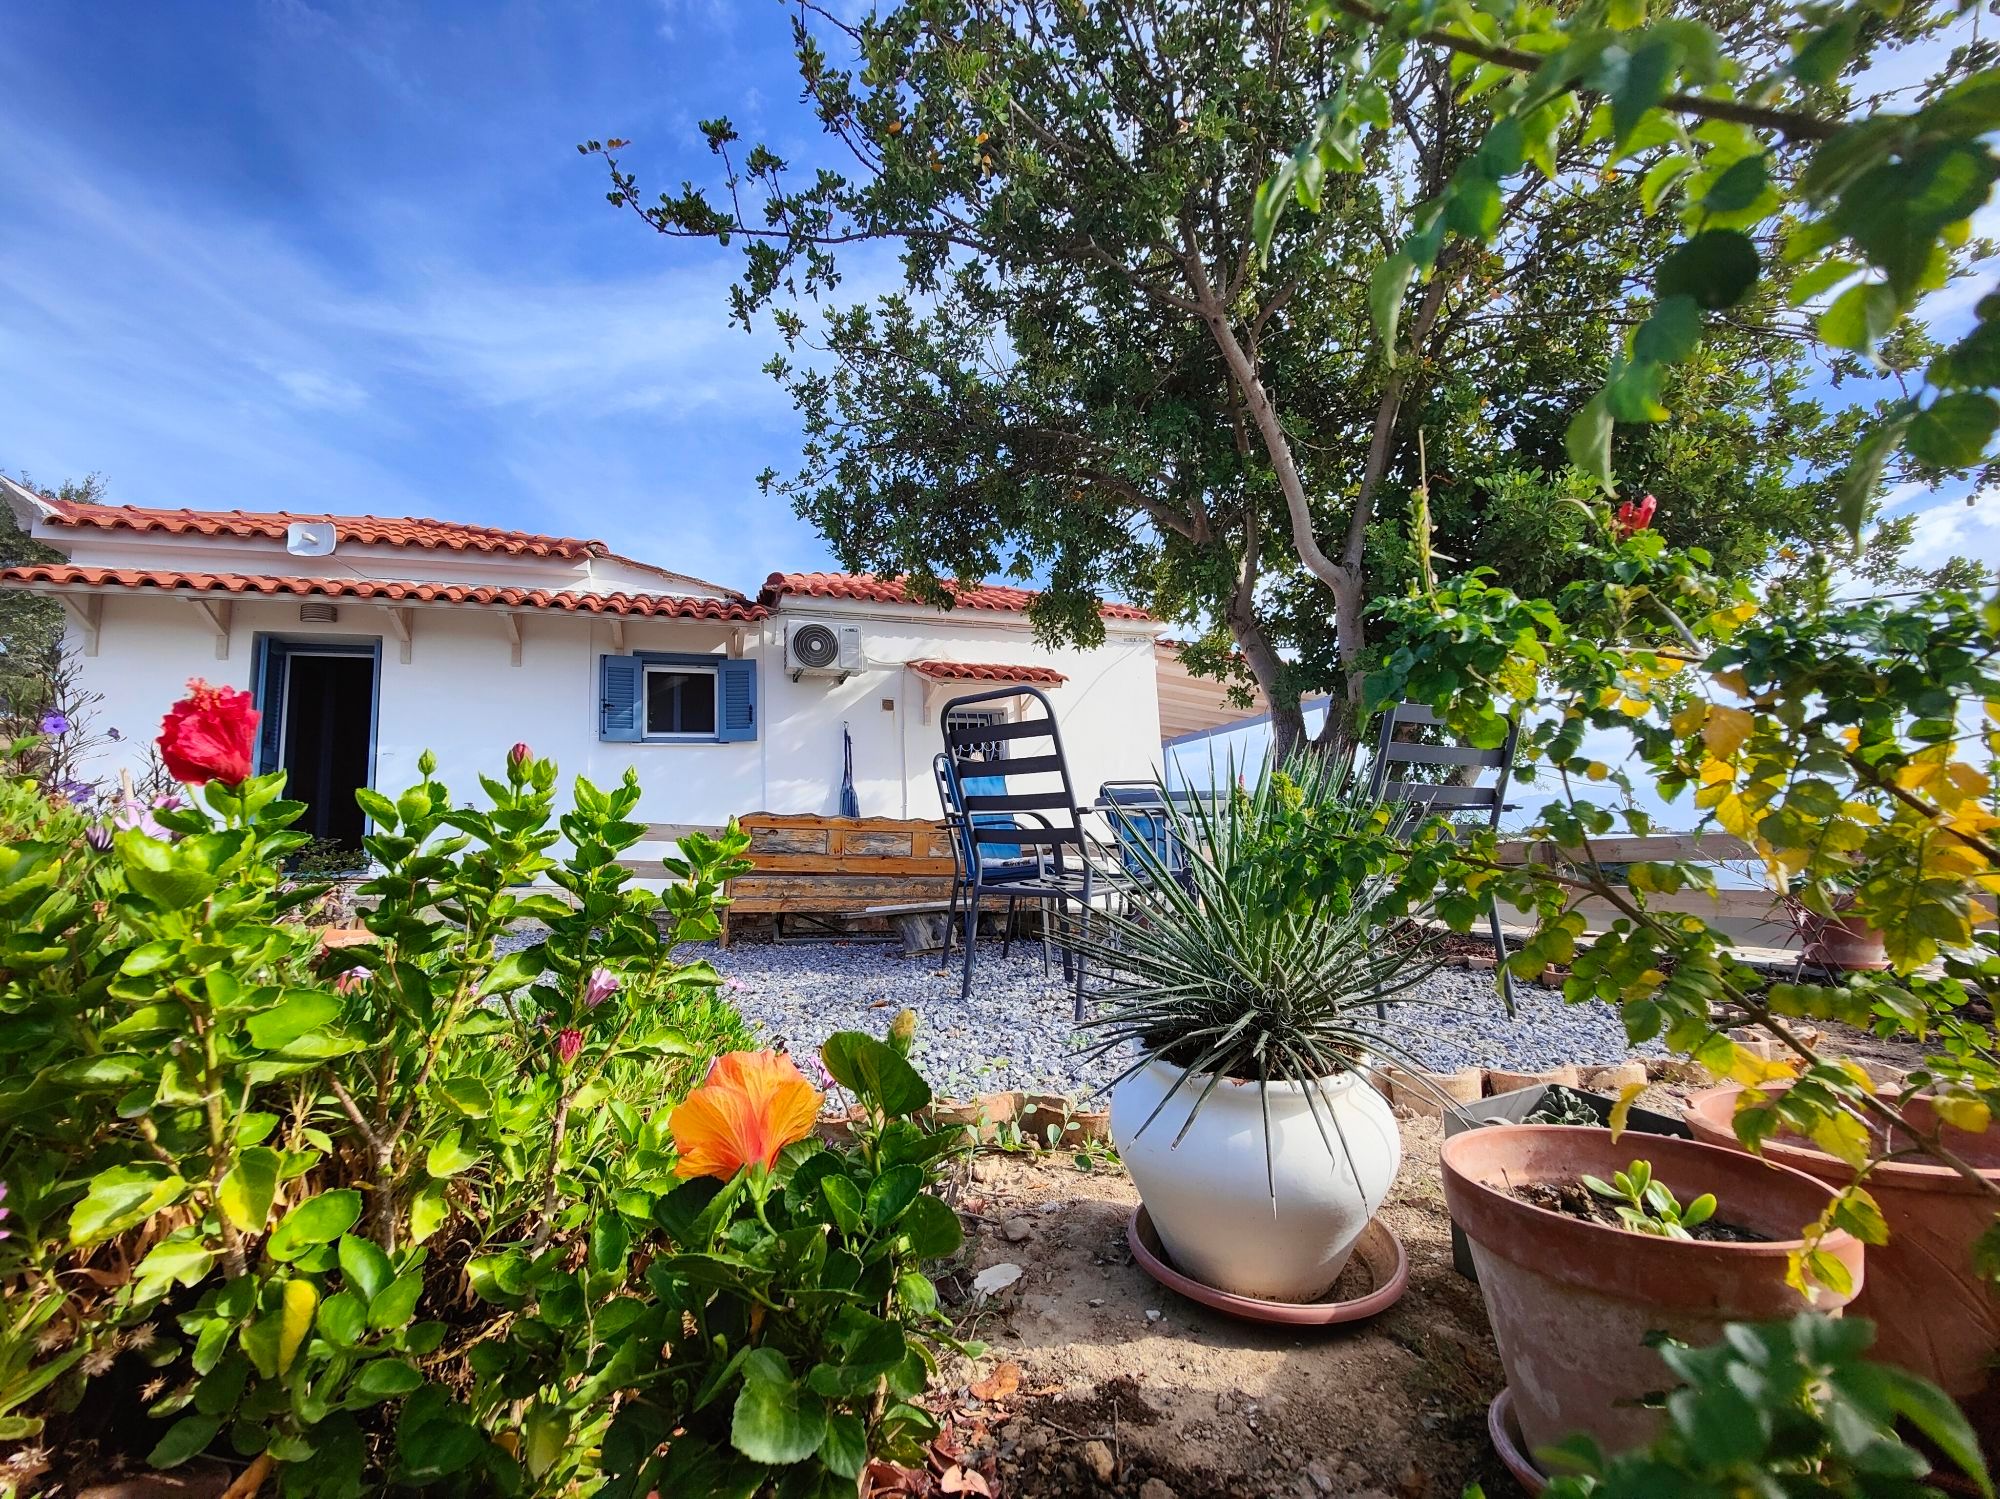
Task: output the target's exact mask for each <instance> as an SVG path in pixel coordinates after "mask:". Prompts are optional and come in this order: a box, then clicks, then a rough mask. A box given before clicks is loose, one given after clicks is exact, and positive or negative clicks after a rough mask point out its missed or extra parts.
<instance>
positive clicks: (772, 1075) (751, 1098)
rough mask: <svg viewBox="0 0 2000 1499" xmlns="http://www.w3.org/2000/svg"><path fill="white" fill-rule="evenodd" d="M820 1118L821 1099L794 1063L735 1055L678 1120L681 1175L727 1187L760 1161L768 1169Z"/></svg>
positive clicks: (768, 1055) (713, 1072) (720, 1062)
mask: <svg viewBox="0 0 2000 1499" xmlns="http://www.w3.org/2000/svg"><path fill="white" fill-rule="evenodd" d="M818 1118H819V1094H818V1093H817V1092H815V1091H814V1089H813V1085H812V1084H811V1083H809V1082H807V1081H806V1080H805V1077H804V1075H803V1074H801V1073H800V1071H799V1069H798V1068H797V1067H796V1066H794V1065H793V1063H792V1059H791V1058H790V1057H788V1056H786V1055H784V1054H783V1053H782V1052H776V1051H732V1052H730V1053H729V1054H728V1055H726V1056H721V1057H717V1058H716V1060H715V1065H714V1066H713V1067H711V1068H710V1069H709V1071H708V1076H707V1078H706V1079H704V1080H703V1082H702V1085H701V1086H700V1087H699V1088H696V1089H695V1090H694V1091H693V1092H692V1093H690V1094H688V1096H687V1097H686V1098H685V1099H683V1100H682V1101H681V1104H680V1106H679V1107H678V1108H676V1109H675V1110H674V1112H673V1117H672V1119H671V1120H670V1121H669V1123H670V1125H671V1127H672V1129H673V1134H674V1148H675V1149H676V1150H678V1151H679V1152H680V1160H679V1161H677V1162H676V1163H675V1165H674V1174H675V1175H676V1176H714V1177H719V1178H720V1179H722V1180H723V1181H728V1180H729V1178H731V1177H732V1176H734V1175H735V1174H736V1173H737V1172H738V1171H740V1170H742V1169H743V1168H744V1167H745V1166H747V1165H749V1164H750V1163H751V1162H753V1161H759V1162H762V1163H763V1164H764V1165H765V1166H769V1165H771V1163H772V1162H774V1161H776V1160H777V1159H778V1152H779V1151H781V1150H783V1149H784V1148H785V1147H786V1146H787V1145H789V1144H791V1143H792V1142H793V1141H794V1140H803V1139H804V1138H805V1137H806V1136H807V1135H808V1134H810V1133H811V1132H812V1127H813V1121H814V1120H816V1119H818Z"/></svg>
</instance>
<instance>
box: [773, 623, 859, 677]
mask: <svg viewBox="0 0 2000 1499" xmlns="http://www.w3.org/2000/svg"><path fill="white" fill-rule="evenodd" d="M865 665H866V663H865V662H864V661H863V660H862V658H861V627H860V626H859V625H830V624H827V623H825V622H824V621H822V620H817V619H795V620H793V621H792V622H791V623H790V624H788V625H786V627H785V670H786V671H788V672H790V673H791V674H792V680H793V681H794V682H796V681H797V680H798V679H799V678H800V677H840V678H842V679H845V678H847V677H850V676H852V675H853V674H854V673H855V672H857V671H860V670H862V669H863V667H864V666H865Z"/></svg>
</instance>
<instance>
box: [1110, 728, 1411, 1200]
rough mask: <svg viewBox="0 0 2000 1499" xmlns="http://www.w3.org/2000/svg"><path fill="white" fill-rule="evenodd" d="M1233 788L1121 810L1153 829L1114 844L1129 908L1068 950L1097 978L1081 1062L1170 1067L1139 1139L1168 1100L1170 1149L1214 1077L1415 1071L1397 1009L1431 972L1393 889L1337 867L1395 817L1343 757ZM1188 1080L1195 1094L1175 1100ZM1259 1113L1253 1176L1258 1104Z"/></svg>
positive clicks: (1307, 1079)
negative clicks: (1172, 1122)
mask: <svg viewBox="0 0 2000 1499" xmlns="http://www.w3.org/2000/svg"><path fill="white" fill-rule="evenodd" d="M1235 779H1236V778H1235V777H1234V776H1233V775H1232V776H1230V777H1229V781H1228V782H1227V783H1225V784H1230V785H1231V786H1232V788H1233V789H1231V790H1229V791H1227V792H1222V793H1218V794H1217V795H1215V796H1213V797H1210V798H1193V799H1188V800H1179V801H1177V800H1173V799H1171V798H1169V799H1167V804H1166V807H1165V808H1164V810H1162V809H1159V808H1154V807H1148V808H1145V809H1143V810H1142V811H1139V812H1136V813H1134V812H1130V811H1128V812H1126V813H1124V814H1122V815H1124V816H1126V817H1127V818H1128V819H1131V820H1132V822H1133V823H1134V824H1136V822H1137V820H1138V818H1141V817H1143V818H1160V819H1163V821H1164V827H1163V828H1140V827H1137V826H1133V828H1132V832H1133V834H1134V836H1130V837H1127V838H1124V839H1121V848H1122V849H1123V850H1124V851H1125V852H1126V853H1127V854H1128V859H1127V865H1128V869H1129V871H1130V873H1131V875H1132V878H1133V881H1134V885H1133V888H1132V889H1131V891H1130V894H1129V898H1128V899H1127V900H1126V901H1125V902H1124V903H1123V905H1122V909H1119V910H1114V911H1111V912H1095V913H1093V914H1092V916H1091V919H1090V929H1089V931H1088V932H1087V933H1081V932H1080V933H1076V934H1074V935H1073V938H1072V940H1073V942H1074V944H1075V946H1076V947H1077V949H1078V950H1079V951H1080V952H1081V953H1082V954H1083V956H1084V957H1085V959H1086V960H1087V961H1088V962H1089V963H1090V964H1091V965H1092V968H1093V969H1094V971H1095V972H1097V973H1099V974H1101V975H1103V977H1102V979H1101V981H1100V983H1099V986H1098V988H1097V989H1096V991H1095V994H1094V1013H1093V1014H1091V1015H1090V1016H1089V1018H1087V1019H1086V1020H1085V1021H1084V1025H1085V1026H1086V1027H1088V1028H1090V1029H1092V1030H1094V1031H1095V1032H1096V1033H1097V1036H1096V1039H1095V1041H1094V1042H1093V1044H1092V1046H1091V1048H1090V1054H1091V1055H1092V1056H1094V1057H1095V1056H1103V1055H1105V1054H1107V1053H1110V1052H1114V1051H1117V1050H1119V1049H1121V1048H1123V1047H1126V1046H1131V1047H1134V1048H1136V1050H1137V1052H1138V1058H1137V1060H1136V1061H1134V1062H1133V1064H1132V1065H1131V1066H1130V1067H1129V1068H1127V1069H1126V1070H1125V1071H1124V1072H1123V1073H1121V1074H1120V1076H1119V1078H1118V1081H1121V1082H1122V1081H1123V1080H1124V1079H1125V1078H1127V1077H1130V1076H1132V1075H1133V1074H1134V1073H1136V1072H1138V1071H1140V1070H1141V1069H1143V1068H1144V1067H1146V1066H1148V1065H1150V1064H1151V1063H1153V1062H1155V1061H1164V1062H1167V1063H1169V1064H1170V1065H1172V1066H1174V1067H1177V1068H1181V1069H1183V1073H1182V1076H1181V1077H1180V1079H1179V1080H1178V1081H1177V1082H1176V1083H1175V1084H1174V1086H1173V1088H1172V1089H1171V1090H1169V1091H1168V1093H1167V1094H1166V1096H1165V1097H1164V1098H1162V1099H1161V1101H1160V1103H1159V1105H1158V1106H1157V1107H1156V1108H1154V1110H1153V1111H1152V1113H1151V1114H1149V1115H1148V1116H1147V1118H1146V1121H1145V1123H1144V1125H1142V1126H1141V1129H1142V1130H1144V1129H1146V1128H1150V1127H1151V1126H1152V1124H1153V1122H1154V1120H1155V1119H1157V1118H1158V1117H1159V1115H1160V1113H1161V1111H1162V1110H1164V1109H1165V1108H1166V1106H1167V1104H1168V1103H1170V1102H1172V1100H1173V1099H1174V1098H1175V1097H1177V1096H1178V1097H1183V1098H1185V1099H1186V1100H1187V1102H1188V1112H1187V1117H1186V1118H1185V1119H1184V1120H1182V1121H1181V1124H1180V1130H1179V1133H1178V1134H1177V1135H1176V1136H1175V1143H1176V1144H1178V1143H1179V1141H1180V1140H1181V1138H1183V1137H1184V1136H1185V1135H1186V1134H1187V1131H1188V1127H1189V1125H1191V1124H1192V1123H1193V1121H1194V1118H1195V1116H1196V1115H1197V1114H1198V1113H1199V1112H1200V1109H1201V1105H1202V1103H1203V1102H1204V1101H1205V1100H1206V1099H1207V1098H1208V1096H1209V1094H1210V1093H1211V1092H1213V1091H1214V1089H1215V1088H1216V1087H1217V1086H1218V1085H1219V1084H1220V1082H1221V1080H1222V1079H1224V1078H1237V1079H1242V1080H1246V1081H1252V1080H1254V1081H1256V1082H1257V1083H1258V1084H1259V1085H1260V1091H1262V1090H1263V1089H1266V1088H1268V1085H1269V1084H1271V1083H1311V1082H1314V1081H1317V1080H1319V1079H1321V1078H1327V1077H1333V1076H1337V1075H1339V1074H1342V1073H1347V1072H1360V1073H1363V1074H1364V1075H1366V1074H1372V1073H1374V1072H1375V1070H1376V1068H1377V1067H1378V1066H1379V1065H1380V1064H1381V1063H1382V1062H1384V1061H1390V1062H1395V1063H1397V1064H1399V1065H1401V1066H1404V1067H1407V1068H1409V1069H1411V1070H1413V1071H1415V1070H1417V1068H1418V1064H1417V1063H1416V1061H1415V1059H1414V1058H1413V1057H1412V1056H1411V1055H1410V1054H1409V1052H1408V1050H1407V1048H1406V1047H1405V1046H1404V1045H1403V1043H1402V1037H1403V1029H1404V1028H1403V1027H1402V1026H1401V1025H1400V1024H1399V1023H1398V1020H1397V1018H1396V1016H1397V1007H1398V1005H1399V1004H1407V1003H1411V1002H1413V1001H1412V999H1411V996H1410V992H1409V991H1411V990H1412V989H1413V988H1414V987H1415V986H1416V985H1418V984H1420V983H1422V982H1423V980H1424V979H1425V978H1427V977H1428V976H1429V975H1430V974H1431V973H1432V972H1434V971H1435V970H1436V968H1437V966H1438V965H1437V962H1436V955H1435V951H1434V946H1433V944H1432V943H1431V941H1430V940H1429V939H1427V938H1426V937H1425V936H1424V935H1423V933H1422V932H1421V930H1420V928H1419V927H1418V925H1417V924H1416V923H1415V922H1413V921H1412V920H1410V919H1409V913H1406V912H1405V911H1404V910H1403V908H1402V907H1401V905H1400V903H1399V902H1397V901H1396V899H1395V897H1394V892H1393V882H1392V881H1391V880H1390V879H1389V878H1388V877H1387V876H1386V875H1385V874H1384V873H1383V872H1382V871H1381V870H1380V869H1370V868H1368V867H1366V865H1365V864H1363V865H1362V866H1361V867H1347V866H1345V865H1344V864H1343V860H1345V859H1346V858H1347V857H1348V854H1349V851H1351V850H1353V849H1355V848H1357V847H1367V846H1370V845H1371V840H1369V839H1367V838H1356V837H1354V836H1352V835H1355V834H1364V833H1379V832H1381V831H1382V830H1384V829H1385V828H1388V827H1389V826H1391V824H1392V823H1393V822H1394V820H1395V819H1397V818H1398V817H1402V816H1405V815H1407V811H1408V809H1407V808H1406V807H1405V806H1401V805H1396V804H1385V803H1383V802H1380V801H1378V800H1376V799H1374V798H1372V797H1370V796H1369V795H1368V793H1367V789H1366V786H1365V784H1363V783H1362V782H1361V780H1360V779H1359V778H1358V777H1357V776H1356V775H1355V773H1354V767H1353V764H1352V762H1351V761H1344V760H1343V761H1335V762H1326V761H1323V760H1316V759H1307V758H1300V759H1295V760H1293V761H1291V762H1289V763H1287V764H1286V765H1285V766H1284V767H1283V768H1282V769H1279V770H1275V771H1271V770H1267V771H1265V772H1263V773H1261V774H1260V775H1259V777H1258V779H1257V782H1256V784H1255V785H1254V786H1252V787H1248V788H1242V787H1235V786H1234V782H1235ZM1140 834H1147V835H1149V836H1140ZM1159 834H1163V836H1157V835H1159ZM1373 846H1379V841H1377V842H1376V843H1375V844H1374V845H1373ZM1392 913H1393V914H1392ZM1190 1082H1192V1083H1194V1084H1195V1085H1197V1086H1198V1087H1199V1088H1200V1092H1199V1093H1193V1094H1189V1093H1184V1091H1183V1090H1184V1089H1187V1088H1188V1085H1189V1084H1190ZM1114 1086H1115V1084H1114ZM1305 1097H1306V1100H1307V1102H1308V1105H1309V1106H1310V1107H1311V1109H1312V1113H1313V1118H1314V1121H1315V1122H1316V1123H1317V1124H1318V1126H1319V1130H1320V1134H1321V1136H1322V1138H1323V1139H1325V1141H1326V1144H1327V1149H1328V1151H1329V1152H1331V1151H1333V1150H1334V1148H1335V1135H1337V1133H1338V1130H1339V1125H1338V1122H1337V1121H1335V1120H1333V1119H1331V1118H1330V1116H1329V1114H1328V1113H1327V1112H1326V1111H1325V1110H1323V1108H1322V1106H1321V1100H1320V1099H1319V1096H1318V1090H1317V1089H1313V1088H1307V1089H1305ZM1264 1106H1265V1119H1266V1124H1267V1138H1266V1156H1267V1168H1268V1165H1269V1160H1268V1155H1269V1140H1268V1123H1269V1114H1270V1107H1269V1096H1268V1093H1267V1092H1266V1093H1265V1094H1264ZM1330 1127H1331V1128H1330Z"/></svg>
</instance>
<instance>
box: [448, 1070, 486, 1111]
mask: <svg viewBox="0 0 2000 1499" xmlns="http://www.w3.org/2000/svg"><path fill="white" fill-rule="evenodd" d="M438 1088H439V1091H440V1092H442V1093H443V1094H444V1098H445V1102H446V1103H448V1104H450V1105H451V1106H452V1108H453V1109H455V1110H457V1111H458V1112H459V1113H461V1114H463V1115H465V1117H466V1118H468V1119H484V1118H485V1117H486V1116H487V1115H488V1114H491V1113H492V1112H493V1094H492V1091H491V1090H490V1089H488V1088H487V1086H486V1084H485V1083H483V1082H481V1081H480V1080H479V1079H478V1078H476V1077H454V1078H450V1079H447V1080H446V1081H445V1082H443V1083H440V1084H439V1085H438Z"/></svg>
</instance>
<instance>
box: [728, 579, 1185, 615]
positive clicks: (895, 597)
mask: <svg viewBox="0 0 2000 1499" xmlns="http://www.w3.org/2000/svg"><path fill="white" fill-rule="evenodd" d="M945 586H946V588H948V589H950V590H951V594H952V597H953V599H954V601H955V602H956V605H957V607H958V608H960V609H994V610H1003V611H1007V612H1010V613H1015V614H1020V613H1025V612H1026V611H1027V608H1028V606H1029V605H1030V604H1032V603H1033V602H1034V601H1035V594H1034V590H1033V589H1029V588H1010V587H1007V586H1005V585H1003V584H999V583H986V584H981V585H980V586H979V587H977V588H960V587H959V586H958V585H957V584H955V583H947V584H946V585H945ZM787 594H801V595H803V596H805V597H807V598H815V599H854V600H857V601H859V602H861V603H866V604H915V603H919V602H921V601H920V600H918V599H915V598H913V597H911V595H910V592H909V590H908V589H907V588H905V587H904V586H903V580H902V579H901V578H878V577H876V576H875V575H874V574H872V573H772V574H771V576H770V577H768V578H766V579H765V580H764V587H763V590H762V591H761V592H759V593H758V595H757V602H758V603H760V604H776V603H777V602H778V600H780V599H781V598H783V597H785V595H787ZM1098 612H1099V613H1101V614H1102V615H1103V616H1104V617H1105V618H1106V619H1151V618H1152V616H1151V615H1150V614H1148V613H1147V612H1146V611H1145V610H1144V609H1135V608H1134V607H1133V606H1132V605H1130V604H1105V605H1103V606H1102V608H1101V609H1100V610H1099V611H1098Z"/></svg>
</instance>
